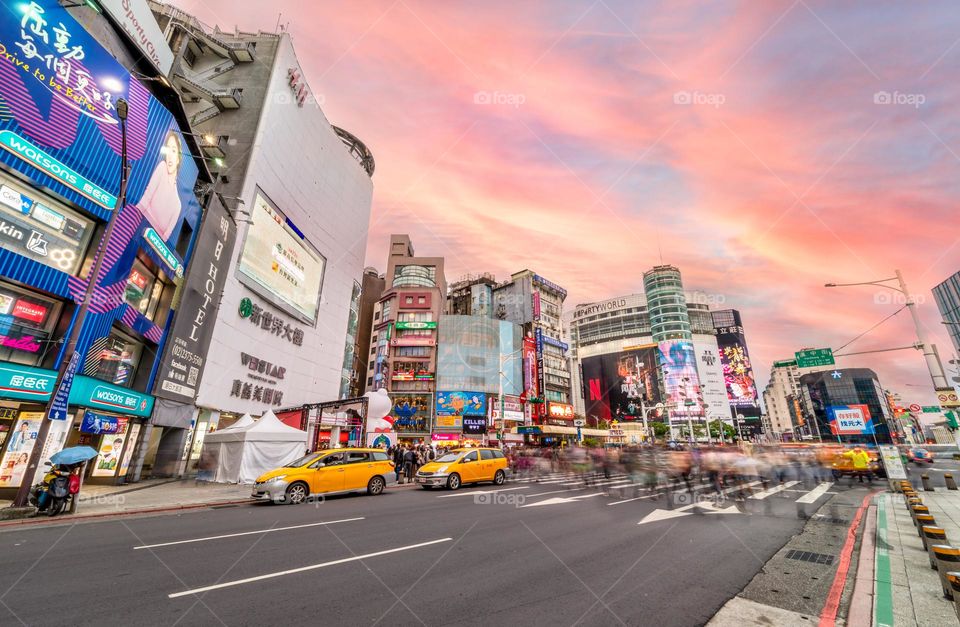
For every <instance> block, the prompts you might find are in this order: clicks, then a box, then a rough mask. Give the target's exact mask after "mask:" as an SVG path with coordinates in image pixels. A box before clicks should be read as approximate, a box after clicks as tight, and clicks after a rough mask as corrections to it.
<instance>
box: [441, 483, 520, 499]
mask: <svg viewBox="0 0 960 627" xmlns="http://www.w3.org/2000/svg"><path fill="white" fill-rule="evenodd" d="M529 488H530V486H528V485H525V486H517V487H516V488H503V489H501V490H469V491H467V492H457V493H456V494H443V495H440V496H438V497H437V498H438V499H449V498H453V497H455V496H471V495H473V494H494V493H496V492H509V491H510V490H527V489H529Z"/></svg>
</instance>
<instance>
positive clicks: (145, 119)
mask: <svg viewBox="0 0 960 627" xmlns="http://www.w3.org/2000/svg"><path fill="white" fill-rule="evenodd" d="M0 57H4V58H5V60H4V62H3V63H0V110H2V111H3V115H0V163H3V164H5V165H7V166H9V167H10V168H12V169H14V170H16V171H18V172H20V173H22V174H24V175H25V176H27V177H29V178H31V179H33V180H34V181H36V182H37V183H39V184H40V185H43V186H45V187H48V188H50V189H52V190H53V191H54V192H56V193H57V194H59V195H60V196H63V197H64V198H66V199H68V200H70V201H72V202H74V203H75V204H77V205H79V206H80V207H82V208H83V209H85V210H87V211H88V212H90V213H91V214H93V215H94V216H97V217H99V218H100V219H101V220H107V219H109V218H110V216H111V214H113V213H114V212H120V215H119V216H118V219H119V220H120V222H121V223H122V224H118V228H117V230H116V231H115V233H114V235H115V237H117V238H119V240H118V243H117V245H118V246H119V248H114V247H113V246H111V248H112V249H114V250H116V254H108V255H107V267H106V268H105V272H104V274H103V275H102V277H101V283H102V284H107V285H112V284H113V283H115V282H117V281H120V280H126V278H127V275H128V274H129V271H130V265H131V264H132V262H133V259H134V257H135V256H136V253H137V250H138V249H139V248H144V249H145V250H148V251H150V252H151V253H153V252H155V251H156V250H157V248H161V251H162V246H160V243H161V242H162V243H163V244H165V245H166V248H167V251H162V252H161V253H160V255H161V256H162V258H163V259H164V261H165V262H166V269H167V270H168V272H169V274H171V276H175V275H176V268H177V266H178V264H182V260H180V259H175V258H173V257H171V256H170V254H168V253H169V251H172V250H174V249H175V248H176V243H177V241H178V238H179V236H180V232H181V230H183V228H184V226H183V225H184V222H186V223H187V224H189V225H190V227H189V228H190V230H191V231H192V232H196V231H197V227H198V226H199V217H200V207H199V203H198V202H197V199H196V196H195V195H194V193H193V187H194V184H195V182H196V179H197V174H198V168H197V165H196V163H195V162H194V160H193V157H192V155H191V153H190V151H189V149H188V147H187V145H186V143H185V141H184V138H183V135H182V133H181V132H180V131H179V129H178V126H177V124H176V122H175V120H174V118H173V115H172V114H171V113H170V112H169V111H168V110H167V109H166V108H164V106H163V105H162V104H161V103H160V102H159V101H158V100H157V99H156V98H154V97H153V96H152V95H151V94H150V92H149V91H148V90H147V89H146V88H145V87H144V86H143V85H142V84H141V83H140V82H139V81H137V80H136V79H134V78H132V77H131V76H130V74H129V72H127V70H126V69H125V68H124V67H123V66H122V65H121V64H120V63H118V62H117V60H116V59H114V57H113V56H112V55H111V54H110V53H109V52H108V51H107V50H105V49H104V48H103V47H102V46H100V44H99V43H97V41H96V40H95V39H94V38H93V37H92V36H91V35H90V34H89V33H87V31H86V30H84V28H83V27H82V26H81V25H80V24H79V23H78V22H77V21H76V20H74V19H73V17H71V15H70V14H69V13H68V12H67V11H66V10H65V9H64V8H62V7H61V6H60V4H59V3H58V2H57V1H56V0H33V1H30V0H26V1H24V2H4V3H2V4H0ZM120 98H123V99H125V100H126V101H127V103H128V109H129V114H128V121H127V157H128V161H129V163H130V177H129V181H128V186H127V206H126V207H118V206H117V195H118V194H119V191H120V190H119V187H120V177H119V172H120V161H121V156H120V154H121V132H120V123H119V120H118V118H117V113H116V103H117V101H118V100H119V99H120ZM51 228H60V229H65V228H70V225H69V223H67V222H64V223H63V224H61V225H60V226H59V227H57V226H56V225H54V226H51ZM147 228H152V229H153V230H154V233H153V234H152V237H151V239H150V240H149V242H148V241H147V240H145V239H144V235H145V233H146V229H147ZM71 287H73V286H71ZM117 304H118V305H119V303H117Z"/></svg>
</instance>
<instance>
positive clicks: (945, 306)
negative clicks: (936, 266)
mask: <svg viewBox="0 0 960 627" xmlns="http://www.w3.org/2000/svg"><path fill="white" fill-rule="evenodd" d="M933 299H934V300H935V301H937V308H938V309H939V310H940V315H941V316H943V322H944V323H945V326H946V327H947V333H949V334H950V340H951V341H952V342H953V350H954V351H956V353H957V354H960V272H957V273H956V274H954V275H953V276H951V277H950V278H948V279H947V280H946V281H944V282H943V283H940V284H939V285H937V286H935V287H934V288H933Z"/></svg>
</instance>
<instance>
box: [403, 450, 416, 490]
mask: <svg viewBox="0 0 960 627" xmlns="http://www.w3.org/2000/svg"><path fill="white" fill-rule="evenodd" d="M416 467H417V452H416V451H415V450H414V449H413V447H412V446H411V447H409V448H407V450H406V451H404V453H403V474H404V476H405V482H406V483H413V473H414V472H416Z"/></svg>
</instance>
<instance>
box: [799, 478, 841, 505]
mask: <svg viewBox="0 0 960 627" xmlns="http://www.w3.org/2000/svg"><path fill="white" fill-rule="evenodd" d="M832 486H833V482H832V481H828V482H826V483H821V484H820V485H818V486H817V487H815V488H814V489H812V490H810V491H809V492H807V493H806V494H805V495H803V496H801V497H800V498H798V499H797V503H815V502H816V501H817V499H818V498H820V497H821V496H823V495H824V494H826V493H827V490H829V489H830V488H831V487H832Z"/></svg>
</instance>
